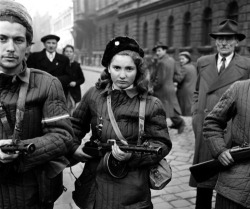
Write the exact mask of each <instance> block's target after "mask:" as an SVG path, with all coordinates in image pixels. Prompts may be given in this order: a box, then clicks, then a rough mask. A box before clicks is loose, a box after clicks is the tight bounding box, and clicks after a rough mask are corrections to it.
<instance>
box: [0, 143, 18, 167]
mask: <svg viewBox="0 0 250 209" xmlns="http://www.w3.org/2000/svg"><path fill="white" fill-rule="evenodd" d="M10 144H12V140H11V139H2V140H0V162H2V163H10V162H12V161H14V160H15V159H16V158H17V157H18V156H19V153H15V154H13V153H11V154H10V153H5V152H3V151H2V150H1V147H2V146H4V145H10Z"/></svg>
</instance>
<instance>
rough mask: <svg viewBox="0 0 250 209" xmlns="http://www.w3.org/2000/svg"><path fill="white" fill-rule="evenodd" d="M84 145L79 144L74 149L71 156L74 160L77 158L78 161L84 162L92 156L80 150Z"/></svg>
mask: <svg viewBox="0 0 250 209" xmlns="http://www.w3.org/2000/svg"><path fill="white" fill-rule="evenodd" d="M83 147H84V144H81V145H80V146H79V147H78V148H77V150H76V151H75V153H74V154H73V157H74V158H75V159H76V160H78V161H80V162H86V161H88V159H91V158H92V156H90V155H88V154H86V153H84V152H83V151H82V148H83Z"/></svg>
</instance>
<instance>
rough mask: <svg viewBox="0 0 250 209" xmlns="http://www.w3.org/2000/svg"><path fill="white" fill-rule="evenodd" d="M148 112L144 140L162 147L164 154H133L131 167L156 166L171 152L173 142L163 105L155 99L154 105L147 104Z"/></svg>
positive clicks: (130, 162)
mask: <svg viewBox="0 0 250 209" xmlns="http://www.w3.org/2000/svg"><path fill="white" fill-rule="evenodd" d="M147 106H148V107H147V108H146V112H147V111H149V114H148V115H146V118H145V136H144V137H143V140H145V141H148V142H149V143H150V145H152V146H160V147H161V148H162V153H161V154H160V155H157V154H136V153H133V154H132V157H131V158H130V160H129V161H128V164H129V166H130V167H141V166H150V165H155V164H156V163H158V162H159V161H160V160H161V159H163V158H164V157H165V156H166V155H167V154H168V153H169V152H170V150H171V148H172V142H171V140H170V137H169V133H168V127H167V122H166V114H165V111H164V110H163V107H162V103H161V102H160V100H158V99H156V98H155V99H154V102H153V103H149V105H148V104H147Z"/></svg>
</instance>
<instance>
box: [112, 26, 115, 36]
mask: <svg viewBox="0 0 250 209" xmlns="http://www.w3.org/2000/svg"><path fill="white" fill-rule="evenodd" d="M114 37H115V23H113V25H112V38H114Z"/></svg>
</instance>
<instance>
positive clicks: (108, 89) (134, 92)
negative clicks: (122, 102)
mask: <svg viewBox="0 0 250 209" xmlns="http://www.w3.org/2000/svg"><path fill="white" fill-rule="evenodd" d="M114 90H116V89H113V88H112V85H111V84H108V85H107V86H106V88H105V89H104V90H103V91H102V92H101V94H104V93H107V94H111V92H112V91H114ZM117 91H119V90H117ZM121 91H124V92H125V93H126V94H127V95H128V97H129V98H133V97H135V96H136V95H138V91H137V88H136V87H132V88H127V89H124V90H121Z"/></svg>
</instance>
